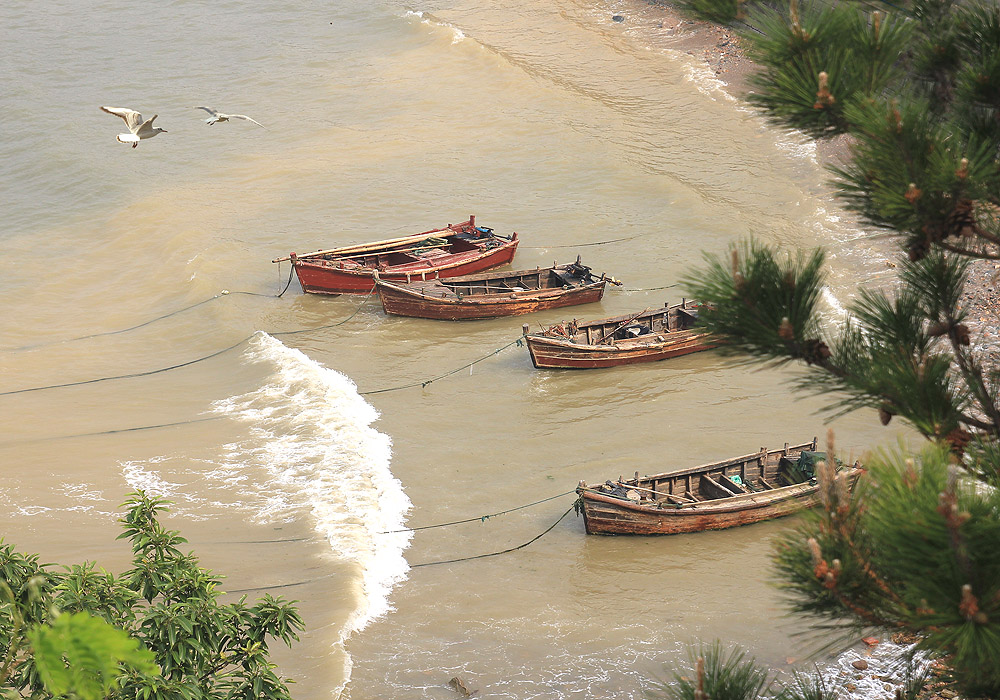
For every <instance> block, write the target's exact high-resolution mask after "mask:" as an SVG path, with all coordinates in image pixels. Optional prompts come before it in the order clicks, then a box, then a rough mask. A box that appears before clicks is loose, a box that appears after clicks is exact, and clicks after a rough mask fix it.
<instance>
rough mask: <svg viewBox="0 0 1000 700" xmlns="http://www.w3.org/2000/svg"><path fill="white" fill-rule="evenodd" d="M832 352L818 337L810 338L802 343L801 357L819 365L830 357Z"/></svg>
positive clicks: (811, 363) (809, 362)
mask: <svg viewBox="0 0 1000 700" xmlns="http://www.w3.org/2000/svg"><path fill="white" fill-rule="evenodd" d="M832 354H833V353H832V352H830V348H829V346H828V345H827V344H826V343H824V342H823V341H822V340H819V339H818V338H812V339H810V340H807V341H806V342H804V343H803V344H802V359H804V360H805V361H806V363H807V364H810V365H821V364H823V363H825V362H826V361H827V360H829V359H830V356H831V355H832Z"/></svg>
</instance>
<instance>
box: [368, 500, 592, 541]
mask: <svg viewBox="0 0 1000 700" xmlns="http://www.w3.org/2000/svg"><path fill="white" fill-rule="evenodd" d="M571 493H576V489H573V490H571V491H564V492H563V493H560V494H557V495H555V496H549V497H548V498H543V499H542V500H540V501H535V502H533V503H526V504H525V505H523V506H517V507H516V508H508V509H507V510H501V511H499V512H497V513H490V514H489V515H480V516H478V517H475V518H466V519H465V520H452V521H451V522H447V523H438V524H437V525H424V526H422V527H404V528H402V529H401V530H385V531H384V532H378V533H376V534H378V535H394V534H396V533H397V532H417V531H418V530H431V529H433V528H437V527H448V526H449V525H461V524H463V523H474V522H481V523H485V522H486V521H487V520H489V519H490V518H495V517H497V516H498V515H506V514H507V513H513V512H514V511H516V510H524V509H525V508H531V507H532V506H537V505H538V504H540V503H548V502H549V501H554V500H555V499H557V498H562V497H563V496H568V495H569V494H571Z"/></svg>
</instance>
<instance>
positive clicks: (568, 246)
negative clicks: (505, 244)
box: [520, 233, 646, 250]
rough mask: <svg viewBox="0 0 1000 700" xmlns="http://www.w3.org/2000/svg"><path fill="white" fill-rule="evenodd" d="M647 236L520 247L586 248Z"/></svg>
mask: <svg viewBox="0 0 1000 700" xmlns="http://www.w3.org/2000/svg"><path fill="white" fill-rule="evenodd" d="M645 235H646V234H644V233H640V234H637V235H635V236H626V237H625V238H612V239H611V240H607V241H595V242H593V243H572V244H568V245H523V246H520V248H521V249H522V250H549V249H550V248H586V247H589V246H594V245H607V244H609V243H621V242H622V241H631V240H632V239H633V238H639V237H640V236H645Z"/></svg>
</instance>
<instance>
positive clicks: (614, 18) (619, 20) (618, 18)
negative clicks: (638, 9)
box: [611, 15, 625, 22]
mask: <svg viewBox="0 0 1000 700" xmlns="http://www.w3.org/2000/svg"><path fill="white" fill-rule="evenodd" d="M611 19H612V20H613V21H615V22H624V21H625V18H624V17H622V16H621V15H615V16H614V17H612V18H611Z"/></svg>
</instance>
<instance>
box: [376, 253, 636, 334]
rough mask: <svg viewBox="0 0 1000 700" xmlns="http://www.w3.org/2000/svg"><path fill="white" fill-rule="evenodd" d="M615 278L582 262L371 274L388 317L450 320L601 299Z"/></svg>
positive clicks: (556, 306) (545, 308)
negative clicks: (389, 276) (444, 274)
mask: <svg viewBox="0 0 1000 700" xmlns="http://www.w3.org/2000/svg"><path fill="white" fill-rule="evenodd" d="M608 282H611V283H612V284H621V282H619V281H618V280H616V279H614V278H613V277H608V276H607V275H605V274H601V276H600V277H598V276H596V275H594V274H593V273H592V272H591V269H590V268H589V267H587V266H586V265H583V264H582V263H581V262H580V258H579V257H577V259H576V262H574V263H570V264H568V265H553V266H552V267H536V268H535V269H534V270H516V271H514V272H481V273H479V274H477V275H465V276H463V277H449V278H447V279H435V280H421V279H419V278H418V279H416V280H413V279H412V278H411V279H410V280H407V281H406V282H391V281H389V280H386V279H383V277H382V273H380V272H376V273H375V288H376V289H377V290H378V294H379V297H380V298H381V299H382V308H383V309H385V312H386V313H389V314H396V315H397V316H416V317H419V318H436V319H443V320H448V321H464V320H470V319H480V318H496V317H498V316H516V315H519V314H527V313H531V312H533V311H544V310H547V309H557V308H560V307H563V306H573V305H575V304H589V303H591V302H595V301H600V300H601V297H603V296H604V289H605V287H606V285H607V283H608Z"/></svg>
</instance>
